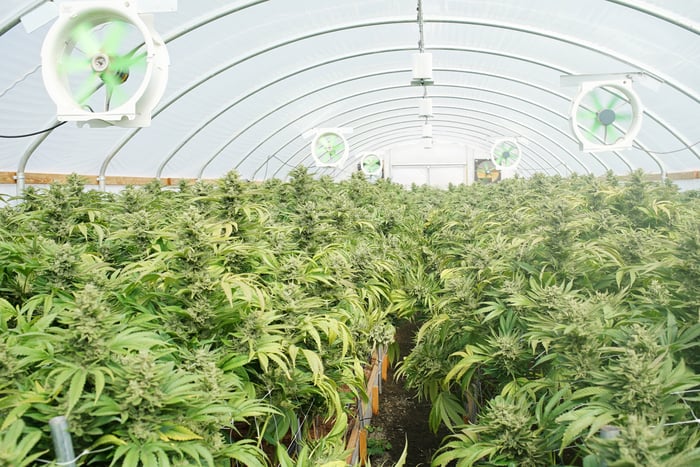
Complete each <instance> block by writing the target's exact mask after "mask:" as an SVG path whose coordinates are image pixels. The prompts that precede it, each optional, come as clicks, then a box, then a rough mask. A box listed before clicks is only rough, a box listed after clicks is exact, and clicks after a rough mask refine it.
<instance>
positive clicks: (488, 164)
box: [475, 159, 501, 183]
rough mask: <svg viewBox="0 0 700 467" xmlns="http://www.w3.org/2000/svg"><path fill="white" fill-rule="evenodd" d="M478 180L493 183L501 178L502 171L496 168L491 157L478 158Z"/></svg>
mask: <svg viewBox="0 0 700 467" xmlns="http://www.w3.org/2000/svg"><path fill="white" fill-rule="evenodd" d="M475 165H476V181H477V182H479V183H493V182H497V181H498V180H500V178H501V172H500V171H499V170H498V169H497V168H496V166H495V165H494V163H493V162H492V161H491V160H490V159H477V160H476V161H475Z"/></svg>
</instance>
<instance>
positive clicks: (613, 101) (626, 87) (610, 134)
mask: <svg viewBox="0 0 700 467" xmlns="http://www.w3.org/2000/svg"><path fill="white" fill-rule="evenodd" d="M643 113H644V111H643V108H642V103H641V101H640V100H639V97H638V96H637V94H636V93H635V92H634V91H633V90H632V83H631V80H617V81H589V82H584V83H582V84H581V87H580V89H579V93H578V95H577V96H576V97H575V98H574V100H573V103H572V106H571V127H572V130H573V132H574V135H575V136H576V138H577V139H578V140H579V143H580V147H581V150H583V151H612V150H617V149H626V148H629V147H631V146H632V143H633V141H634V138H636V136H637V134H638V133H639V129H640V128H641V124H642V114H643Z"/></svg>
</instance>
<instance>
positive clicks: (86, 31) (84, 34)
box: [71, 21, 100, 57]
mask: <svg viewBox="0 0 700 467" xmlns="http://www.w3.org/2000/svg"><path fill="white" fill-rule="evenodd" d="M93 27H94V26H93V25H92V24H91V23H89V22H87V21H83V22H82V23H78V24H77V25H76V26H75V27H74V28H73V30H72V31H71V39H73V42H74V43H75V45H76V46H77V47H78V48H79V49H80V50H81V51H82V52H84V53H85V55H87V56H89V57H92V56H93V55H97V54H98V53H99V52H100V43H99V41H98V40H97V38H96V37H95V34H94V33H93V30H92V29H93Z"/></svg>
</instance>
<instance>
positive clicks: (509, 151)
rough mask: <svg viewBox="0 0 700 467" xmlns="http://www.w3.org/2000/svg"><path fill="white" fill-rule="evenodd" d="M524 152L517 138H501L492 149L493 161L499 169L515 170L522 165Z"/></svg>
mask: <svg viewBox="0 0 700 467" xmlns="http://www.w3.org/2000/svg"><path fill="white" fill-rule="evenodd" d="M521 156H522V150H521V149H520V145H519V144H518V142H517V141H516V140H515V138H501V139H498V140H496V142H495V143H494V144H493V146H492V147H491V161H492V162H493V164H494V166H495V167H496V168H497V169H499V170H500V169H514V168H516V167H517V166H518V164H519V163H520V158H521Z"/></svg>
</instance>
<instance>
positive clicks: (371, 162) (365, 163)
mask: <svg viewBox="0 0 700 467" xmlns="http://www.w3.org/2000/svg"><path fill="white" fill-rule="evenodd" d="M360 165H361V167H362V171H363V172H364V173H365V175H371V176H377V175H381V173H382V160H381V159H380V158H379V156H378V155H376V154H373V153H370V154H366V155H365V156H364V157H363V158H362V162H361V164H360Z"/></svg>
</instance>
